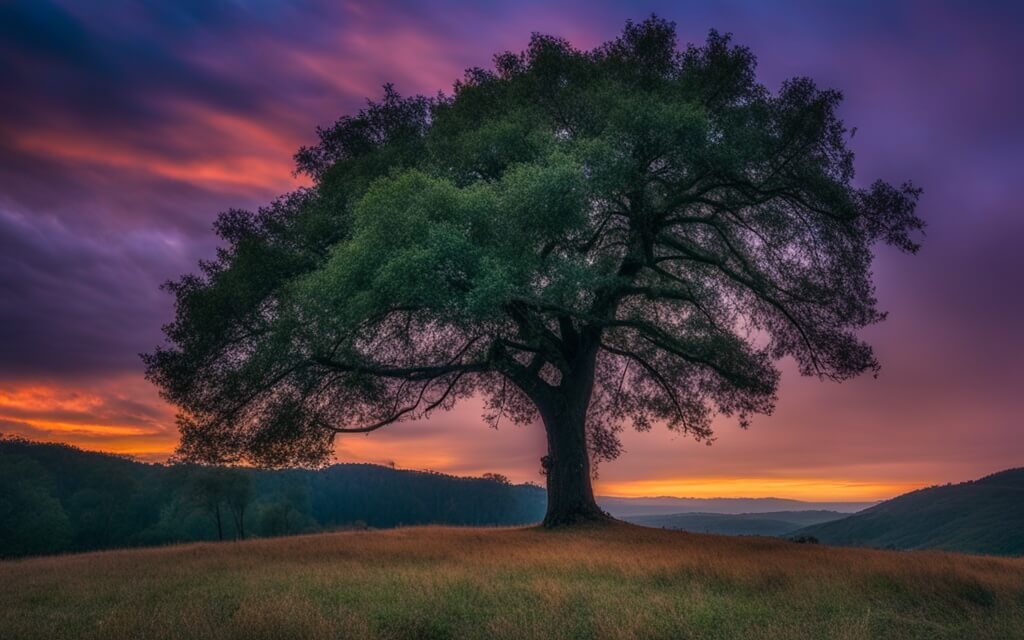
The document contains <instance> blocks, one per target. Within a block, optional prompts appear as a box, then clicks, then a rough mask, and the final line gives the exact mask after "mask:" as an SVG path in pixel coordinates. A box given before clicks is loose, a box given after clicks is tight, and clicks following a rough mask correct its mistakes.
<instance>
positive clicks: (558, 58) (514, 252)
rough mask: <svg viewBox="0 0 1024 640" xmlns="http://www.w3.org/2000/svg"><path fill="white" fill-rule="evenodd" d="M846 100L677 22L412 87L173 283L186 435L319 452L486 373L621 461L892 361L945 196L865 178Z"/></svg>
mask: <svg viewBox="0 0 1024 640" xmlns="http://www.w3.org/2000/svg"><path fill="white" fill-rule="evenodd" d="M840 100H841V95H840V93H839V92H837V91H833V90H826V89H820V88H818V87H817V86H816V84H815V83H814V82H813V81H812V80H810V79H807V78H798V79H792V80H789V81H787V82H785V83H783V84H782V86H781V87H780V88H779V89H778V90H777V91H775V92H772V91H770V90H768V89H767V88H766V87H764V86H762V85H761V84H759V83H758V82H757V80H756V77H755V58H754V55H753V54H752V53H751V52H750V51H749V50H748V49H747V48H745V47H742V46H736V45H734V44H733V43H732V42H731V40H730V38H729V36H727V35H722V34H719V33H717V32H715V31H712V32H711V33H710V34H709V36H708V38H707V41H706V42H705V43H704V44H703V45H700V46H696V45H690V46H687V47H685V48H683V49H681V50H680V49H678V48H677V42H676V33H675V26H674V25H673V24H672V23H669V22H666V21H663V20H660V19H658V18H655V17H652V18H650V19H648V20H646V21H644V22H642V23H632V22H630V23H627V24H626V26H625V29H624V31H623V32H622V34H621V35H620V36H619V37H617V38H616V39H614V40H612V41H610V42H607V43H605V44H604V45H602V46H600V47H597V48H596V49H593V50H591V51H581V50H579V49H576V48H574V47H573V46H572V45H571V44H570V43H569V42H567V41H566V40H563V39H560V38H557V37H552V36H545V35H534V36H533V37H532V38H531V40H530V43H529V47H528V48H527V49H526V50H525V51H523V52H521V53H502V54H499V55H497V56H495V58H494V65H493V68H491V69H469V70H468V71H467V72H466V74H465V77H464V78H463V79H462V80H459V81H458V82H456V83H455V86H454V91H453V92H452V94H451V95H440V94H439V95H438V96H436V97H432V98H427V97H421V96H417V97H412V98H406V97H402V96H401V95H399V93H398V92H397V91H396V90H395V89H394V88H393V87H391V86H390V85H388V86H386V87H385V93H384V97H383V99H381V100H380V101H378V102H369V103H368V105H367V106H366V108H365V109H363V110H362V111H360V112H359V113H358V114H357V115H351V116H345V117H342V118H341V119H340V120H338V121H337V122H336V123H335V124H333V125H332V126H329V127H326V128H322V129H319V130H318V134H319V142H318V143H317V144H316V145H314V146H311V147H308V148H303V149H301V150H300V151H299V152H298V154H297V155H296V161H297V165H298V171H300V172H302V173H304V174H306V175H308V176H310V177H311V178H312V180H313V186H312V187H310V188H306V189H300V190H298V191H296V192H294V193H291V194H288V195H286V196H283V197H281V198H280V199H278V200H276V201H275V202H273V203H272V204H270V205H269V206H267V207H265V208H263V209H261V210H259V211H258V212H255V213H250V212H245V211H228V212H226V213H224V214H222V215H221V216H220V217H219V219H218V220H217V223H216V225H215V228H216V231H217V233H218V234H219V236H220V237H221V239H222V240H223V246H222V248H221V249H220V250H219V252H218V255H217V258H216V259H215V260H213V261H210V262H205V263H203V264H202V265H201V272H200V273H199V274H195V275H186V276H184V277H183V278H181V279H180V280H178V281H176V282H174V283H171V284H169V285H168V287H169V289H170V290H171V292H172V293H173V294H174V295H175V296H176V300H177V306H176V309H177V311H176V317H175V319H174V321H173V322H172V323H171V324H170V325H168V326H167V327H166V328H165V330H166V334H167V337H168V338H169V344H168V345H165V346H163V347H160V348H158V349H157V350H156V351H154V352H153V353H151V354H149V355H147V356H145V360H146V363H147V366H148V375H149V377H150V379H151V380H153V381H154V382H156V383H157V384H158V385H159V386H160V388H161V389H162V390H163V393H164V394H165V396H166V397H167V398H168V399H169V400H170V401H171V402H173V403H174V404H176V405H178V406H179V407H180V408H181V414H180V418H179V419H180V426H181V433H182V441H181V449H180V451H181V453H182V454H183V455H184V456H185V457H188V458H191V459H195V460H201V461H239V460H245V461H250V462H255V463H259V464H267V465H284V464H289V463H296V462H297V463H302V464H317V463H320V462H322V461H324V460H325V459H327V458H328V457H329V456H330V454H331V453H332V450H333V439H334V437H335V435H336V434H338V433H350V432H369V431H373V430H375V429H378V428H381V427H383V426H385V425H388V424H391V423H394V422H397V421H401V420H408V419H414V418H421V417H424V416H427V415H430V414H431V412H433V411H435V410H439V409H447V408H450V407H451V406H452V405H453V403H455V402H456V401H457V400H458V399H460V398H464V397H466V396H468V395H470V394H481V395H483V396H484V397H486V398H487V399H488V407H489V409H488V413H487V415H486V416H484V417H485V419H486V420H487V421H488V422H490V423H491V424H492V425H497V424H499V423H500V422H501V421H503V420H508V421H512V422H527V421H532V420H535V419H537V418H538V417H540V418H541V419H543V421H544V423H545V425H546V427H547V430H548V434H549V458H550V459H547V460H546V461H545V463H544V466H545V469H547V470H548V471H550V470H551V468H552V467H551V464H552V459H553V458H565V455H563V453H564V451H567V450H568V447H570V446H574V447H576V448H579V447H578V445H579V442H580V440H579V438H576V439H575V440H574V442H576V444H573V445H569V444H565V443H563V444H558V443H556V442H554V441H553V440H552V438H553V437H554V438H556V439H557V438H558V437H560V436H559V435H558V434H559V433H562V432H563V431H565V432H568V431H574V430H575V431H576V432H579V433H583V434H584V436H583V437H584V438H585V442H586V449H588V450H589V454H590V459H591V460H593V459H599V458H612V457H615V456H616V455H618V453H619V452H620V446H619V441H618V437H617V433H618V431H619V430H620V429H621V428H623V426H632V427H635V428H637V429H641V430H646V429H649V428H651V426H652V425H654V424H655V423H663V424H665V425H666V426H667V427H668V428H669V429H674V430H677V431H680V432H683V433H686V434H690V435H692V436H693V437H695V438H698V439H707V438H710V437H711V436H712V431H711V424H712V418H713V416H714V415H715V414H716V413H717V414H724V415H732V416H735V417H736V418H737V419H738V420H739V422H740V423H741V424H743V425H746V423H747V421H748V419H749V417H750V416H752V415H753V414H764V413H768V412H770V411H771V410H772V408H773V405H774V403H775V399H776V388H777V383H778V379H779V372H778V369H777V368H776V365H775V362H776V361H777V360H779V359H780V358H782V357H784V356H792V357H793V358H794V359H795V360H796V362H797V363H798V364H799V369H800V372H801V373H803V374H805V375H813V376H818V377H821V378H826V379H832V380H844V379H847V378H850V377H851V376H855V375H857V374H860V373H862V372H865V371H873V370H877V368H878V362H877V361H876V359H875V357H874V355H873V353H872V350H871V348H870V346H869V345H867V344H866V343H864V342H863V341H862V340H861V339H859V338H858V336H857V331H858V330H859V329H861V328H863V327H865V326H868V325H870V324H872V323H875V322H878V321H879V320H881V319H882V318H883V314H882V313H881V312H880V311H879V310H878V309H877V304H876V299H875V295H874V287H873V284H872V280H871V269H870V267H871V261H872V251H873V247H874V245H875V243H876V242H878V241H883V242H886V243H888V244H890V245H893V246H895V247H897V248H899V249H901V250H904V251H908V252H914V251H916V250H917V248H918V245H917V243H916V241H915V237H914V236H915V233H916V232H918V231H920V230H921V229H922V227H923V223H922V221H921V219H920V218H918V217H917V216H916V214H915V205H916V201H917V197H918V195H919V190H918V189H917V188H915V187H914V186H913V185H911V184H910V183H906V184H903V185H901V186H892V185H890V184H887V183H885V182H881V181H878V182H874V183H872V184H870V185H869V186H860V185H859V184H858V182H857V181H855V180H854V167H853V164H854V163H853V160H854V158H853V153H852V152H851V151H850V150H849V148H848V146H847V142H848V139H849V137H850V134H849V132H848V131H847V129H846V128H845V127H844V124H843V122H842V121H841V120H840V118H839V117H838V115H837V109H838V107H839V104H840ZM563 423H572V424H573V425H576V424H577V423H578V429H577V427H576V426H571V427H565V428H563V427H561V426H559V425H561V424H563ZM580 430H582V431H580ZM556 449H558V450H559V451H563V453H557V454H556ZM584 457H585V458H586V457H587V456H586V453H584ZM573 465H574V468H575V467H578V466H580V465H583V466H585V467H586V466H587V464H586V461H583V462H580V461H579V460H575V461H574V462H573ZM584 471H586V472H587V473H589V467H587V469H584ZM550 489H551V482H550V478H549V490H550ZM587 489H589V481H587ZM556 502H557V501H556Z"/></svg>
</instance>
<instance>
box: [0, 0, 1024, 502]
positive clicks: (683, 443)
mask: <svg viewBox="0 0 1024 640" xmlns="http://www.w3.org/2000/svg"><path fill="white" fill-rule="evenodd" d="M1022 6H1024V5H1020V4H1017V5H1016V6H1014V3H998V2H994V1H993V2H984V3H969V2H941V1H922V2H753V1H751V2H715V3H712V2H696V1H693V2H649V3H643V2H629V3H627V2H612V1H609V0H590V1H588V2H551V1H548V2H531V1H513V0H507V1H494V2H486V3H478V2H431V3H422V4H421V3H414V2H357V1H352V2H331V1H328V0H306V1H297V2H284V1H283V0H281V1H275V0H234V1H222V2H217V1H212V2H211V1H208V0H173V1H172V0H164V1H157V0H151V1H139V2H128V1H122V0H92V1H90V0H78V1H76V2H71V1H68V2H52V1H51V0H13V1H12V0H7V1H5V2H0V433H4V434H11V435H20V436H23V437H27V438H30V439H35V440H45V441H59V442H68V443H72V444H74V445H77V446H80V447H82V448H86V449H95V450H103V451H111V452H117V453H125V454H131V455H134V456H137V457H138V458H140V459H143V460H152V461H159V460H162V459H165V458H166V456H167V455H168V454H169V453H170V452H171V451H172V450H173V449H174V446H175V444H176V442H177V433H176V431H175V426H174V419H173V414H174V410H173V408H172V407H169V406H167V405H166V404H165V403H163V401H161V400H160V398H159V397H158V395H157V393H156V391H155V389H153V388H152V387H151V386H150V385H149V384H148V383H147V382H146V381H145V380H144V379H143V377H142V365H141V361H140V359H139V357H138V354H139V353H140V352H145V351H149V350H151V349H152V348H153V347H154V346H156V345H157V344H159V343H160V341H161V332H160V327H161V325H162V324H163V323H166V322H168V321H169V320H170V319H171V315H172V305H171V299H170V296H169V295H168V294H166V293H164V292H162V291H160V289H159V285H160V284H161V283H162V282H164V281H166V280H168V279H172V278H176V277H178V276H179V275H181V274H182V273H185V272H189V271H194V270H195V269H196V263H197V261H198V260H199V259H201V258H209V257H212V255H213V252H214V249H215V247H216V243H215V238H214V236H213V233H212V231H211V224H212V221H213V219H214V218H215V216H216V214H217V213H218V212H219V211H223V210H225V209H228V208H236V207H241V208H256V207H258V206H260V205H261V204H265V203H267V202H268V201H269V200H271V199H272V198H274V197H275V196H277V195H280V194H282V193H285V192H287V191H289V190H291V189H293V188H295V187H297V186H299V185H300V184H302V182H301V180H302V179H301V178H297V177H295V175H294V173H293V169H294V164H293V161H292V155H293V153H294V152H295V151H296V150H297V149H298V148H299V147H300V146H302V145H304V144H310V143H312V142H314V140H315V127H316V126H317V125H328V124H330V123H332V122H333V121H334V120H335V119H337V118H338V117H339V116H341V115H343V114H350V113H354V112H355V111H356V110H358V109H359V108H360V107H361V106H362V105H363V104H365V99H366V98H367V97H379V96H380V95H381V93H382V91H381V85H383V84H384V83H385V82H393V83H394V84H395V87H396V88H397V89H398V90H399V91H400V92H401V93H403V94H414V93H422V94H427V95H433V94H436V93H437V92H438V91H444V92H450V90H451V86H452V83H453V81H454V80H455V79H457V78H458V77H460V76H461V75H462V72H463V70H464V69H465V68H468V67H476V66H480V67H486V66H489V65H490V62H491V58H492V56H493V55H494V54H495V53H498V52H500V51H505V50H513V51H518V50H521V49H522V48H524V47H525V45H526V44H527V41H528V39H529V37H530V34H531V33H532V32H542V33H548V34H554V35H559V36H562V37H565V38H567V39H568V40H569V41H571V42H572V43H573V44H574V45H576V46H578V47H582V48H591V47H594V46H597V45H599V44H600V43H602V42H604V41H605V40H608V39H611V38H613V37H615V35H616V34H617V33H618V32H619V31H620V30H621V28H622V25H623V24H624V22H625V21H626V20H627V19H629V18H632V19H634V20H642V19H643V18H645V17H646V16H647V15H649V14H650V13H652V12H654V13H657V14H658V15H660V16H662V17H665V18H668V19H670V20H673V21H675V22H676V24H677V27H678V32H679V37H680V41H681V43H687V42H701V41H703V39H704V38H705V37H706V34H707V32H708V30H709V29H712V28H714V29H718V30H719V31H723V32H731V33H732V34H733V36H734V39H735V41H736V42H738V43H740V44H743V45H746V46H749V47H750V48H751V49H752V50H753V52H754V53H755V55H756V56H757V57H758V60H759V67H758V76H759V79H760V81H761V82H763V83H764V84H765V85H766V86H768V87H769V88H770V89H773V90H774V89H777V88H778V86H779V84H780V83H781V82H782V81H783V80H784V79H786V78H789V77H793V76H809V77H811V78H813V79H814V80H815V81H817V82H818V83H819V85H822V86H827V87H832V88H836V89H840V90H841V91H843V92H844V94H845V96H846V100H845V102H844V104H843V107H842V110H841V113H842V115H843V118H844V120H845V122H846V123H847V125H848V126H850V127H856V135H855V137H854V138H853V139H852V141H851V146H852V148H853V150H854V151H855V152H856V154H857V161H856V167H857V171H858V174H857V175H858V177H857V180H858V182H859V183H861V184H867V183H869V182H871V181H872V180H874V179H875V178H883V179H885V180H888V181H890V182H894V183H899V182H902V181H904V180H906V179H912V180H913V181H914V182H915V183H917V184H918V185H919V186H921V187H923V188H924V194H923V196H922V198H921V200H920V205H919V212H920V213H921V215H922V216H923V217H924V218H925V219H926V221H927V223H928V229H927V236H926V237H925V239H924V247H923V249H922V251H921V252H920V254H919V255H916V256H907V255H904V254H900V253H897V252H895V251H892V250H889V249H884V248H880V249H879V252H878V254H877V259H876V262H875V268H874V271H875V280H876V283H877V286H878V298H879V301H880V306H881V307H882V308H883V309H885V310H887V311H888V312H889V318H888V320H887V321H885V322H884V323H882V324H880V325H876V326H874V327H871V328H869V329H868V330H867V331H865V332H864V334H863V335H864V337H865V338H867V339H868V340H869V342H871V343H872V344H873V345H874V346H875V349H876V354H877V355H878V357H879V359H880V360H881V362H882V371H881V373H880V375H879V377H878V378H877V379H873V378H871V377H870V376H866V377H864V378H860V379H857V380H854V381H850V382H846V383H843V384H835V383H827V382H820V381H818V380H817V379H813V378H801V377H799V376H798V375H797V373H796V371H795V368H794V366H793V364H792V363H791V362H787V361H783V362H782V363H781V366H782V369H783V380H782V383H781V386H780V390H779V395H780V400H779V403H778V406H777V409H776V411H775V413H774V414H773V415H772V416H770V417H760V418H756V419H755V420H754V422H753V424H752V426H751V427H750V429H749V430H741V429H739V427H738V426H737V425H736V424H735V423H734V422H730V421H727V420H723V421H720V422H718V423H717V424H716V432H717V436H718V437H717V440H716V441H715V442H714V444H713V445H711V446H705V445H704V444H698V443H695V442H693V441H692V440H688V439H686V438H685V437H682V436H678V435H675V434H672V433H669V432H668V431H667V430H665V429H663V428H662V429H657V428H656V429H655V430H653V431H651V432H650V433H639V434H638V433H629V432H627V433H626V434H625V437H624V444H625V448H626V453H625V454H624V455H623V456H622V457H621V458H620V459H619V460H616V461H613V462H609V463H603V464H602V465H601V466H600V468H599V477H598V479H597V486H596V490H597V492H598V493H600V494H606V495H622V496H640V495H677V496H696V497H712V496H734V497H736V496H749V497H764V496H779V497H789V498H798V499H810V500H846V499H848V500H875V499H883V498H887V497H890V496H893V495H896V494H899V493H902V492H904V491H907V490H910V489H913V488H916V487H921V486H927V485H932V484H939V483H945V482H958V481H963V480H968V479H971V478H975V477H979V476H982V475H985V474H987V473H991V472H995V471H998V470H1001V469H1005V468H1009V467H1015V466H1024V430H1022V427H1024V410H1022V408H1021V406H1022V405H1021V394H1022V392H1024V336H1022V335H1021V327H1022V318H1024V249H1022V248H1021V240H1022V238H1024V215H1022V211H1021V205H1020V203H1019V202H1020V200H1019V187H1020V186H1021V185H1024V157H1022V156H1024V151H1022V150H1024V121H1022V120H1021V118H1020V108H1021V104H1024V72H1022V71H1021V68H1022V67H1021V62H1022V60H1024V38H1020V33H1021V30H1022V29H1024V9H1022ZM480 415H481V407H480V403H479V402H477V401H475V400H472V399H471V400H467V401H465V402H463V403H462V404H460V405H458V406H457V407H456V408H455V409H454V410H453V411H451V412H448V413H439V414H436V415H435V416H433V417H432V418H431V419H430V420H429V421H421V422H415V423H412V422H410V423H402V424H398V425H393V426H391V427H389V428H386V429H382V430H380V431H378V432H375V433H373V434H370V435H367V436H363V435H354V436H349V437H345V436H343V437H341V438H339V440H338V441H337V459H338V460H339V461H360V462H377V463H385V464H391V463H393V464H395V465H396V466H398V467H402V468H416V469H432V470H435V471H442V472H447V473H454V474H480V473H483V472H488V471H490V472H499V473H504V474H506V475H508V476H509V477H511V478H512V479H514V480H516V481H534V482H540V481H542V478H541V476H540V475H539V468H540V465H539V458H540V456H541V455H542V454H543V449H544V438H543V433H542V430H541V427H540V426H539V425H525V426H508V427H502V428H500V429H499V430H497V431H495V430H492V429H490V428H488V427H487V426H485V425H484V424H483V421H482V420H481V419H480Z"/></svg>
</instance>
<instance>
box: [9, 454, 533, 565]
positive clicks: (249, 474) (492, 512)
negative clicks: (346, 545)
mask: <svg viewBox="0 0 1024 640" xmlns="http://www.w3.org/2000/svg"><path fill="white" fill-rule="evenodd" d="M546 505H547V497H546V495H545V492H544V490H543V489H542V488H540V487H538V486H533V485H512V484H509V483H508V481H507V480H505V479H504V478H502V477H500V476H491V477H484V478H460V477H456V476H450V475H445V474H440V473H431V472H421V471H402V470H397V469H392V468H390V467H383V466H379V465H369V464H337V465H333V466H330V467H327V468H325V469H321V470H318V471H311V470H304V469H288V470H282V471H265V470H258V469H237V468H236V469H225V468H217V467H199V466H192V465H161V464H145V463H141V462H136V461H134V460H131V459H128V458H125V457H122V456H114V455H109V454H103V453H95V452H88V451H82V450H80V449H76V448H74V447H70V446H67V445H57V444H42V443H36V442H29V441H25V440H21V439H16V438H0V558H4V557H16V556H24V555H34V554H45V553H58V552H66V551H86V550H90V549H109V548H113V547H134V546H145V545H157V544H167V543H171V542H185V541H193V540H216V539H219V538H223V539H235V538H244V537H252V536H257V537H269V536H278V535H287V534H295V533H308V532H314V531H323V530H331V529H337V528H344V527H352V526H355V527H367V526H368V527H375V528H387V527H394V526H398V525H411V524H457V525H513V524H527V523H533V522H538V521H540V519H541V518H543V517H544V510H545V507H546Z"/></svg>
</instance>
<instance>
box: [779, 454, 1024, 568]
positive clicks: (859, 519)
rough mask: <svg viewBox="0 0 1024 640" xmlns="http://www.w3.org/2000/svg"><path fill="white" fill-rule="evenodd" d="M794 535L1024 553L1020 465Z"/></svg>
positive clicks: (895, 500)
mask: <svg viewBox="0 0 1024 640" xmlns="http://www.w3.org/2000/svg"><path fill="white" fill-rule="evenodd" d="M794 535H805V536H814V537H815V538H817V539H818V540H819V541H821V542H823V543H826V544H836V545H848V546H868V547H880V548H892V549H946V550H950V551H964V552H970V553H987V554H999V555H1024V468H1020V469H1010V470H1007V471H1002V472H1000V473H995V474H992V475H990V476H986V477H984V478H981V479H979V480H974V481H971V482H963V483H960V484H949V485H943V486H937V487H929V488H927V489H920V490H918V491H913V492H911V493H907V494H904V495H902V496H898V497H896V498H893V499H892V500H887V501H885V502H883V503H881V504H879V505H876V506H874V507H871V508H870V509H866V510H864V511H862V512H860V513H857V514H854V515H852V516H849V517H846V518H843V519H841V520H835V521H832V522H826V523H823V524H817V525H813V526H809V527H806V528H804V529H800V530H799V531H796V532H794Z"/></svg>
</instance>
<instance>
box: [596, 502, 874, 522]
mask: <svg viewBox="0 0 1024 640" xmlns="http://www.w3.org/2000/svg"><path fill="white" fill-rule="evenodd" d="M597 503H598V504H599V505H601V508H602V509H604V510H605V511H607V512H608V513H610V514H612V515H613V516H615V517H616V518H622V519H625V520H629V519H631V518H632V517H633V516H654V515H672V514H676V513H732V514H751V513H772V512H776V511H839V512H840V513H854V512H857V511H860V510H862V509H867V508H868V507H871V506H874V505H875V504H878V503H876V502H803V501H801V500H787V499H784V498H673V497H671V496H658V497H654V498H611V497H608V496H599V497H598V498H597Z"/></svg>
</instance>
